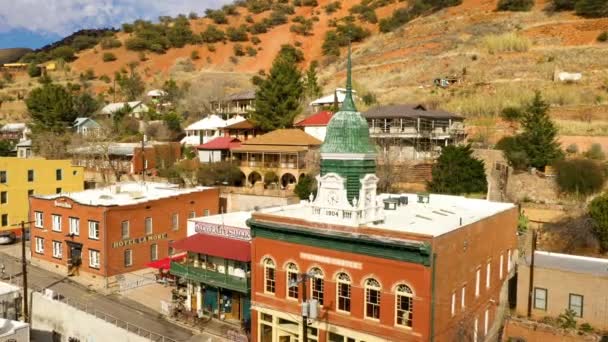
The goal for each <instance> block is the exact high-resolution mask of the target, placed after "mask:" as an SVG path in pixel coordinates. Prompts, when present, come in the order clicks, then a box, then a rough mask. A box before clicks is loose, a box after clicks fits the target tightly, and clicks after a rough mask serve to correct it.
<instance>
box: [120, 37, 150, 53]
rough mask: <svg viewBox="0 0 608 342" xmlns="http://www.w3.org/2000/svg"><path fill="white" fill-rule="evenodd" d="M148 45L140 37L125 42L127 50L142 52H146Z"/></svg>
mask: <svg viewBox="0 0 608 342" xmlns="http://www.w3.org/2000/svg"><path fill="white" fill-rule="evenodd" d="M147 46H148V44H147V43H146V41H145V40H144V39H142V38H139V37H131V38H129V39H127V40H126V41H125V47H126V48H127V50H132V51H142V50H145V49H146V47H147Z"/></svg>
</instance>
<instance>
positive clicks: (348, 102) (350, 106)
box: [340, 43, 357, 112]
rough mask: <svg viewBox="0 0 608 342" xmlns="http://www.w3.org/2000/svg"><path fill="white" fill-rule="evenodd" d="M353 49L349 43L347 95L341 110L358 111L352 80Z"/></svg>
mask: <svg viewBox="0 0 608 342" xmlns="http://www.w3.org/2000/svg"><path fill="white" fill-rule="evenodd" d="M350 55H351V49H350V43H349V44H348V59H347V60H346V95H345V96H344V102H342V107H341V108H340V111H342V112H356V111H357V107H355V101H354V100H353V83H352V82H353V81H352V62H351V57H350Z"/></svg>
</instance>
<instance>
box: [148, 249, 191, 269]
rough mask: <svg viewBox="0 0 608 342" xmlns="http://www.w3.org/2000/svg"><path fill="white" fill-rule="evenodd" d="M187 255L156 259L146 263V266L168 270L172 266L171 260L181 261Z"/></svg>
mask: <svg viewBox="0 0 608 342" xmlns="http://www.w3.org/2000/svg"><path fill="white" fill-rule="evenodd" d="M185 257H186V253H182V254H178V255H174V256H170V257H166V258H163V259H159V260H156V261H152V262H149V263H147V264H146V266H148V267H151V268H158V269H159V270H168V269H169V268H171V261H180V260H183V259H184V258H185Z"/></svg>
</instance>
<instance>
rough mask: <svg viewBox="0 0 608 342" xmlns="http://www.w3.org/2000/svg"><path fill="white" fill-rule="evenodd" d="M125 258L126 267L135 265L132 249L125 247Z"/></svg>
mask: <svg viewBox="0 0 608 342" xmlns="http://www.w3.org/2000/svg"><path fill="white" fill-rule="evenodd" d="M124 259H125V260H124V264H125V267H129V266H133V251H132V250H130V249H125V251H124Z"/></svg>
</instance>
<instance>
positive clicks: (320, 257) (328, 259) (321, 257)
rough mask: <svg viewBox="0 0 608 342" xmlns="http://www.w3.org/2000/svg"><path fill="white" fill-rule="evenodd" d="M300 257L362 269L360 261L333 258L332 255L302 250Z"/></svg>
mask: <svg viewBox="0 0 608 342" xmlns="http://www.w3.org/2000/svg"><path fill="white" fill-rule="evenodd" d="M300 259H303V260H310V261H316V262H320V263H322V264H330V265H336V266H342V267H348V268H354V269H357V270H360V269H361V268H362V267H361V263H360V262H356V261H350V260H344V259H338V258H332V257H328V256H324V255H317V254H310V253H303V252H300Z"/></svg>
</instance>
